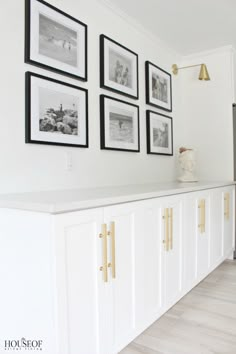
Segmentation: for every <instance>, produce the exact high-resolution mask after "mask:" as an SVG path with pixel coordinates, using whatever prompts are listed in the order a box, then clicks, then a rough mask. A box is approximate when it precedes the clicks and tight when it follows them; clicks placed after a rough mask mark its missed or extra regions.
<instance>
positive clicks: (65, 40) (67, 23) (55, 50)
mask: <svg viewBox="0 0 236 354" xmlns="http://www.w3.org/2000/svg"><path fill="white" fill-rule="evenodd" d="M25 21H26V23H25V61H26V63H29V64H33V65H36V66H40V67H43V68H45V69H48V70H52V71H56V72H57V73H60V74H64V75H68V76H71V77H74V78H77V79H81V80H86V79H87V26H86V25H85V24H84V23H82V22H80V21H79V20H77V19H75V18H73V17H71V16H69V15H68V14H65V13H64V12H62V11H60V10H59V9H56V8H55V7H53V6H52V5H50V4H48V3H46V2H44V1H43V0H26V19H25Z"/></svg>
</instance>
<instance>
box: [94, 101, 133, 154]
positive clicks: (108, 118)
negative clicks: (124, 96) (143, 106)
mask: <svg viewBox="0 0 236 354" xmlns="http://www.w3.org/2000/svg"><path fill="white" fill-rule="evenodd" d="M100 110H101V148H102V149H108V150H123V151H134V152H139V107H138V106H136V105H133V104H130V103H127V102H124V101H121V100H117V99H114V98H112V97H108V96H104V95H101V96H100Z"/></svg>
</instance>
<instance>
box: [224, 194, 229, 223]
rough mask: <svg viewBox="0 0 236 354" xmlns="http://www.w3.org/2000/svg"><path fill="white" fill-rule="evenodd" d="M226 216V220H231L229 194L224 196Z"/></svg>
mask: <svg viewBox="0 0 236 354" xmlns="http://www.w3.org/2000/svg"><path fill="white" fill-rule="evenodd" d="M224 202H225V203H224V204H225V206H224V209H225V210H224V214H225V217H226V219H229V193H225V196H224Z"/></svg>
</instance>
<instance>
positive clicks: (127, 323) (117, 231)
mask: <svg viewBox="0 0 236 354" xmlns="http://www.w3.org/2000/svg"><path fill="white" fill-rule="evenodd" d="M104 221H105V223H106V224H107V227H108V230H109V231H108V232H109V234H110V236H112V233H113V237H109V242H108V248H109V257H108V258H109V263H110V265H111V267H109V272H108V282H109V283H110V284H111V286H112V295H111V300H110V301H111V302H112V319H113V323H112V328H113V337H112V340H113V344H112V348H113V351H119V350H120V349H121V348H123V347H124V346H126V345H127V344H128V343H129V342H130V340H131V338H132V339H133V333H134V331H135V270H134V269H135V254H134V249H135V248H134V243H135V227H134V221H135V203H127V204H120V205H114V206H111V207H106V208H104ZM112 229H113V230H112ZM114 236H115V237H114ZM114 252H115V255H114V254H113V253H114ZM114 267H115V272H114Z"/></svg>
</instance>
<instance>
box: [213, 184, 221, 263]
mask: <svg viewBox="0 0 236 354" xmlns="http://www.w3.org/2000/svg"><path fill="white" fill-rule="evenodd" d="M222 221H223V205H222V190H221V189H219V188H215V189H212V190H211V191H210V267H211V268H214V267H215V266H217V265H218V264H219V262H220V261H221V259H222V257H223V242H222V241H223V240H222V226H223V225H222Z"/></svg>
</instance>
